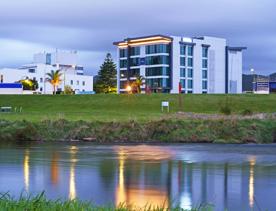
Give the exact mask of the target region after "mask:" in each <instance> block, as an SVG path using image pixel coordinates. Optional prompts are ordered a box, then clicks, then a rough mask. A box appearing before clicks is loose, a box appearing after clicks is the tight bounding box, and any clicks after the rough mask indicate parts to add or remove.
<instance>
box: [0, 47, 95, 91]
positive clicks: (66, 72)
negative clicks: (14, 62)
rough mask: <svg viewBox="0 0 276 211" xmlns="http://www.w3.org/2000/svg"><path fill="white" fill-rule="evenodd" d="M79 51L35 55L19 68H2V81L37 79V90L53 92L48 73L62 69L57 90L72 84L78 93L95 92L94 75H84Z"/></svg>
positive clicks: (0, 80) (0, 77)
mask: <svg viewBox="0 0 276 211" xmlns="http://www.w3.org/2000/svg"><path fill="white" fill-rule="evenodd" d="M77 60H78V55H77V52H75V51H74V52H67V51H56V52H53V53H46V52H44V53H38V54H35V55H34V61H33V63H32V64H28V65H23V66H21V67H19V68H3V69H0V83H14V82H18V81H20V80H24V79H35V80H36V81H37V82H38V87H37V90H36V91H37V92H40V93H42V94H52V93H53V87H52V85H51V84H50V83H48V82H47V81H46V78H47V73H50V72H51V71H52V70H60V71H61V73H62V76H61V83H60V85H59V86H58V87H57V91H63V90H64V87H65V86H66V85H67V86H70V87H71V88H72V89H73V90H74V91H75V92H77V93H92V92H93V76H89V75H84V68H83V67H82V66H80V65H78V63H77Z"/></svg>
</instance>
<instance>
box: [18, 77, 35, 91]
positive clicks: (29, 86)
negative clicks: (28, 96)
mask: <svg viewBox="0 0 276 211" xmlns="http://www.w3.org/2000/svg"><path fill="white" fill-rule="evenodd" d="M18 82H19V83H21V84H22V86H23V90H31V91H35V90H37V88H38V82H37V80H36V79H29V78H26V79H23V80H20V81H18Z"/></svg>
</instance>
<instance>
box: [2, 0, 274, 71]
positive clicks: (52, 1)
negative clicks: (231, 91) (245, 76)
mask: <svg viewBox="0 0 276 211" xmlns="http://www.w3.org/2000/svg"><path fill="white" fill-rule="evenodd" d="M275 7H276V2H275V1H274V0H265V1H259V0H242V1H240V0H208V1H206V0H193V1H191V0H170V1H160V0H159V1H158V0H131V1H129V0H81V1H79V0H70V1H68V0H21V1H18V0H2V1H1V2H0V50H2V46H3V45H5V50H8V48H9V45H10V48H11V49H14V48H15V46H14V43H13V42H17V43H18V42H21V43H25V44H26V46H25V47H24V48H23V49H26V51H25V53H24V51H23V50H22V51H20V52H21V53H22V58H21V59H19V56H20V55H19V54H18V55H17V56H16V57H15V56H14V55H13V54H12V53H5V59H6V62H4V61H2V62H1V63H0V65H2V66H3V65H5V66H8V65H10V64H11V61H12V60H14V63H19V61H20V62H23V61H27V58H26V56H25V55H26V54H30V57H31V56H32V54H33V53H35V52H36V51H37V50H39V49H38V48H41V49H40V50H39V51H43V50H45V49H44V48H51V49H55V48H59V49H69V50H78V51H79V52H80V57H81V59H80V60H81V62H82V63H83V65H85V66H87V67H88V68H87V69H89V71H90V72H93V73H96V71H97V70H98V68H99V66H100V65H101V62H102V60H103V58H104V56H105V54H106V53H107V52H111V53H112V54H113V55H114V56H115V47H114V46H113V45H112V42H113V41H117V40H121V39H123V38H126V37H136V36H142V35H149V34H167V35H180V36H202V35H208V36H218V37H225V38H227V39H228V41H229V44H230V45H238V46H247V47H248V50H247V51H246V52H245V53H244V70H247V69H248V68H251V67H253V68H255V69H256V70H257V71H258V72H260V73H269V72H273V71H276V62H275V59H274V58H276V43H275V41H274V37H275V34H276V27H274V25H275V22H276V15H275V12H274V8H275ZM7 40H8V41H7ZM4 42H5V43H4ZM8 52H11V51H8ZM82 52H83V54H84V55H81V54H82ZM88 55H89V56H88Z"/></svg>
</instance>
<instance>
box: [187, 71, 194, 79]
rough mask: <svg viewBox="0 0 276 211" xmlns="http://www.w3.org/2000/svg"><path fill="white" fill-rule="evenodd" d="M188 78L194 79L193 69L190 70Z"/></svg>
mask: <svg viewBox="0 0 276 211" xmlns="http://www.w3.org/2000/svg"><path fill="white" fill-rule="evenodd" d="M188 77H189V78H192V77H193V69H188Z"/></svg>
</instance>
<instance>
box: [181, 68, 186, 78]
mask: <svg viewBox="0 0 276 211" xmlns="http://www.w3.org/2000/svg"><path fill="white" fill-rule="evenodd" d="M180 77H186V69H185V68H180Z"/></svg>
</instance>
